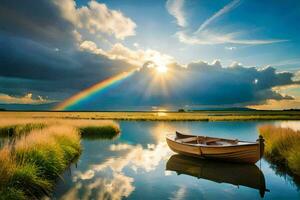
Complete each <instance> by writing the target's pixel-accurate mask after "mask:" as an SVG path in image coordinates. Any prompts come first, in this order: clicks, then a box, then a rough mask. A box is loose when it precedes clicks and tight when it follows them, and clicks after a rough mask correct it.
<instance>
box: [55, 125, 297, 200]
mask: <svg viewBox="0 0 300 200" xmlns="http://www.w3.org/2000/svg"><path fill="white" fill-rule="evenodd" d="M119 124H120V127H121V130H122V132H121V134H120V136H119V137H118V138H116V139H114V140H91V139H83V140H82V145H83V152H82V155H81V156H80V158H79V160H78V162H77V163H76V164H74V165H72V166H71V167H70V169H68V170H67V171H66V172H65V173H64V174H63V180H60V181H59V182H58V184H57V185H56V188H55V191H54V194H53V198H54V199H143V200H146V199H151V200H152V199H174V200H175V199H178V200H179V199H224V200H225V199H260V198H264V199H300V191H299V188H300V187H299V186H300V185H299V181H298V185H297V183H296V182H295V181H294V179H293V178H292V177H289V176H288V175H286V174H284V173H280V172H279V171H277V170H276V168H275V167H272V166H271V165H270V164H269V163H268V162H267V161H265V160H261V161H260V162H257V163H256V165H236V164H228V163H220V162H208V161H201V160H200V161H199V160H195V159H187V158H186V157H182V156H178V155H175V153H173V152H172V151H171V150H169V148H168V146H167V145H166V142H165V135H166V134H169V133H174V132H175V130H178V131H181V132H184V133H193V134H201V135H207V136H216V137H224V138H238V139H241V140H250V141H255V140H256V139H257V137H258V130H257V127H258V126H260V125H263V124H276V125H280V126H285V127H291V128H294V129H297V128H300V122H296V121H284V122H280V121H276V122H270V121H266V122H264V121H247V122H239V121H233V122H140V121H121V122H119Z"/></svg>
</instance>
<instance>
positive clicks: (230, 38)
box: [169, 0, 289, 50]
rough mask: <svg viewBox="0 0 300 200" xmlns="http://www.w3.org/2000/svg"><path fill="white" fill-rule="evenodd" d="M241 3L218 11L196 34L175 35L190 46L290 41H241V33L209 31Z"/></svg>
mask: <svg viewBox="0 0 300 200" xmlns="http://www.w3.org/2000/svg"><path fill="white" fill-rule="evenodd" d="M239 3H240V0H233V1H232V2H230V3H229V4H227V5H225V6H224V7H223V8H222V9H220V10H219V11H217V12H216V13H215V14H213V15H212V16H211V17H209V18H208V19H207V20H205V21H204V22H203V23H202V24H201V25H200V26H199V28H198V29H197V30H196V31H195V32H193V33H190V32H188V31H186V30H181V31H178V32H177V33H176V34H175V35H176V36H177V38H178V40H179V41H180V42H182V43H185V44H190V45H215V44H240V45H263V44H273V43H279V42H287V41H289V40H286V39H241V38H242V37H243V35H242V34H241V33H242V32H241V31H234V32H228V33H222V32H216V31H213V29H208V27H209V25H210V24H211V23H213V22H214V21H217V20H218V19H219V18H220V17H221V16H223V15H225V14H226V13H228V12H230V11H231V10H232V9H234V8H236V7H237V6H238V5H239ZM181 4H183V2H181ZM181 4H180V5H181ZM181 6H182V5H181ZM169 12H170V11H169ZM179 13H180V12H179ZM173 15H174V14H173ZM176 16H177V15H176ZM179 16H181V15H179ZM230 50H233V49H230Z"/></svg>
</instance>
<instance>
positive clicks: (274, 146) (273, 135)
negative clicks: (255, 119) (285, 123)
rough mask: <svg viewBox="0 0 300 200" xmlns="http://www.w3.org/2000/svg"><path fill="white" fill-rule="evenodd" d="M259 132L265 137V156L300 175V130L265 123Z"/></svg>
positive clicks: (282, 167) (280, 166) (279, 165)
mask: <svg viewBox="0 0 300 200" xmlns="http://www.w3.org/2000/svg"><path fill="white" fill-rule="evenodd" d="M259 132H260V134H261V135H262V136H263V137H264V139H265V154H264V156H265V158H266V159H267V160H269V161H270V162H271V163H273V164H275V165H277V166H278V167H279V168H281V169H284V168H285V169H286V170H287V171H289V172H291V173H293V174H295V175H297V176H300V131H296V130H293V129H291V128H282V127H277V126H273V125H264V126H261V127H260V128H259Z"/></svg>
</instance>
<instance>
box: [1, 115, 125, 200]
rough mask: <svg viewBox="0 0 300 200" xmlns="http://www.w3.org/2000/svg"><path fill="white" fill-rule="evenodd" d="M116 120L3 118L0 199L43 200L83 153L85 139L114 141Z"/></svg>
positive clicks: (117, 127) (118, 130) (116, 131)
mask: <svg viewBox="0 0 300 200" xmlns="http://www.w3.org/2000/svg"><path fill="white" fill-rule="evenodd" d="M119 132H120V127H119V125H118V124H117V123H115V122H113V121H103V120H87V119H60V118H35V117H28V118H18V117H10V118H1V119H0V134H1V135H2V136H8V138H9V140H8V142H7V144H4V146H3V147H2V149H1V150H0V200H1V199H28V198H30V199H32V198H33V199H39V198H41V197H42V196H44V195H45V194H48V193H49V192H50V191H51V189H52V187H53V184H54V181H55V180H56V179H57V178H58V177H59V175H60V174H61V173H62V172H63V171H64V170H65V169H66V167H67V166H68V165H69V164H70V163H71V162H72V161H73V160H74V158H76V157H78V156H79V155H80V152H81V146H80V139H81V136H83V137H84V136H86V137H89V138H102V139H103V138H110V139H111V138H113V137H115V136H116V135H117V134H118V133H119Z"/></svg>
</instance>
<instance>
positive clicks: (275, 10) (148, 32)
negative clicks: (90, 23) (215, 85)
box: [77, 0, 300, 70]
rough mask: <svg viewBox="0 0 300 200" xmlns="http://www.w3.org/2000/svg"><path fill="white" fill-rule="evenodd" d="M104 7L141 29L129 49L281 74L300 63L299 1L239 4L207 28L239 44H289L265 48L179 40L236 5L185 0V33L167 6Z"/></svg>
mask: <svg viewBox="0 0 300 200" xmlns="http://www.w3.org/2000/svg"><path fill="white" fill-rule="evenodd" d="M87 2H88V1H77V5H78V6H81V5H86V4H87ZM102 2H103V3H105V4H106V5H108V6H109V7H110V8H112V9H116V10H121V11H122V13H124V14H125V15H126V16H128V17H130V18H131V19H133V21H134V22H136V24H137V25H138V26H137V28H136V35H135V36H133V37H130V38H128V39H127V40H126V41H124V44H126V45H128V46H131V45H132V44H133V43H135V42H137V43H138V44H140V46H141V47H143V48H152V49H156V50H158V51H160V52H163V53H166V54H170V55H172V56H174V57H176V59H177V60H178V61H180V62H182V63H188V62H191V61H193V60H199V59H200V60H205V61H208V62H212V61H213V60H215V59H219V60H221V61H222V63H224V64H226V65H229V64H231V62H233V61H237V62H240V63H242V64H244V65H246V66H265V65H273V66H276V67H278V68H279V69H280V70H293V69H294V68H296V67H298V66H299V64H300V60H299V55H300V47H299V46H300V45H299V43H300V39H299V30H300V25H299V23H297V22H299V20H300V15H299V13H300V3H299V2H297V1H277V2H276V3H275V2H274V1H253V0H251V1H250V0H248V1H247V0H241V1H237V3H236V6H235V7H234V8H232V9H230V10H229V11H228V12H226V13H224V14H223V15H220V16H219V17H217V18H216V19H215V20H213V21H212V22H211V23H209V25H208V26H207V27H206V30H209V31H212V32H215V33H218V34H221V35H222V34H226V33H239V34H240V36H237V39H241V40H265V41H268V40H270V41H271V40H286V41H284V42H274V43H272V42H271V43H270V44H263V45H260V44H252V45H247V44H233V43H224V44H217V45H189V44H184V43H182V42H180V41H178V39H177V37H176V36H175V34H176V32H178V31H187V32H190V33H192V32H194V31H196V30H197V29H198V28H199V27H200V26H201V24H203V23H204V22H205V20H207V19H209V18H210V17H211V16H213V15H214V14H215V13H217V12H218V11H219V10H221V9H222V8H224V7H225V6H226V5H228V4H230V3H231V2H232V1H228V0H225V1H210V0H206V1H196V0H190V1H188V0H186V1H183V2H184V3H183V7H182V13H184V15H185V17H184V18H185V21H186V23H187V25H186V27H184V28H183V27H180V26H178V24H177V23H176V20H175V18H174V17H173V16H172V15H170V13H168V11H167V9H166V1H138V0H137V1H134V0H130V1H102ZM157 38H159V40H158V39H157ZM230 47H233V48H230ZM230 49H232V50H230ZM282 63H284V64H286V63H288V66H287V65H285V66H282Z"/></svg>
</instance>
